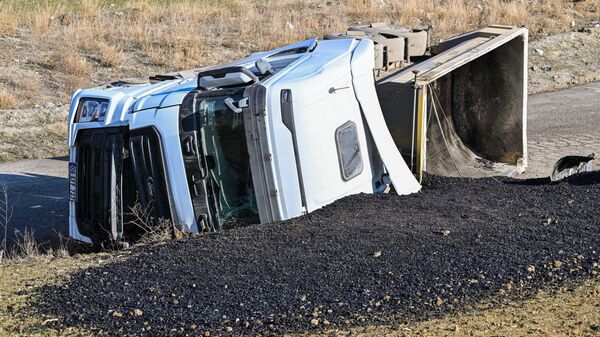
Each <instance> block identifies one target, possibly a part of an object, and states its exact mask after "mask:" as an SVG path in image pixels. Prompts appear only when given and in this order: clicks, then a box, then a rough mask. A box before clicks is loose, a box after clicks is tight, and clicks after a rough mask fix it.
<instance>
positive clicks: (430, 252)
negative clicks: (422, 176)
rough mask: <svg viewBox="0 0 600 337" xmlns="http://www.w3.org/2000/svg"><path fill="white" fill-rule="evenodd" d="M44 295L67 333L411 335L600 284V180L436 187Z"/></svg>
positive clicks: (155, 250) (201, 246) (93, 277)
mask: <svg viewBox="0 0 600 337" xmlns="http://www.w3.org/2000/svg"><path fill="white" fill-rule="evenodd" d="M126 255H127V256H126V257H124V258H115V260H114V261H113V262H110V263H107V264H105V265H103V266H101V267H95V268H91V269H87V270H83V271H79V272H76V273H75V274H73V275H72V276H71V277H70V279H69V281H68V282H67V283H64V284H61V285H48V286H44V287H43V288H41V289H40V290H39V291H40V295H41V296H40V297H39V298H40V299H41V300H40V302H38V303H36V306H37V309H36V310H39V313H43V314H45V315H52V316H56V317H59V318H60V319H59V321H58V322H55V323H53V324H55V327H57V328H58V329H61V328H63V327H66V326H79V327H83V328H86V329H91V331H93V332H94V333H95V334H106V335H136V336H143V335H146V336H161V335H163V336H168V335H193V336H195V335H199V334H204V333H205V332H207V331H209V332H210V333H211V335H221V334H224V335H239V334H248V335H255V334H264V335H281V334H283V333H284V332H299V331H318V330H324V329H330V328H334V327H351V326H355V325H364V324H380V323H385V324H392V325H394V324H399V323H405V322H410V321H414V320H422V319H427V318H430V317H438V316H441V315H444V314H447V313H452V312H455V311H457V310H465V309H468V308H470V307H472V306H473V305H476V304H477V303H480V302H481V301H489V300H490V299H495V300H499V301H502V299H505V298H506V299H518V298H524V297H528V296H530V295H532V294H534V293H535V292H536V291H537V290H538V289H540V288H542V287H547V286H549V285H552V284H554V285H556V284H565V283H569V282H578V281H579V280H581V279H583V278H590V277H598V276H597V275H598V272H600V268H599V267H598V260H599V258H600V172H592V173H585V174H580V175H577V176H574V177H571V178H570V179H567V180H566V181H563V182H560V183H556V184H553V183H550V182H549V180H548V179H534V180H513V179H509V178H484V179H461V178H447V177H433V176H429V177H427V179H426V182H425V186H424V188H423V190H422V192H420V193H418V194H415V195H409V196H397V195H393V194H385V195H365V194H361V195H355V196H350V197H346V198H344V199H342V200H339V201H337V202H335V203H333V204H331V205H329V206H327V207H325V208H323V209H321V210H318V211H315V212H313V213H311V214H308V215H306V216H303V217H300V218H297V219H293V220H291V221H286V222H281V223H275V224H269V225H255V226H250V227H246V228H239V229H234V230H230V231H227V232H223V233H216V234H207V235H203V236H200V237H196V238H189V239H182V240H176V241H170V242H166V243H163V244H157V245H144V246H140V247H137V248H133V249H132V250H131V251H130V252H129V253H128V254H126Z"/></svg>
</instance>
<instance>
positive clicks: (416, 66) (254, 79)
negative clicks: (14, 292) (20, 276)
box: [69, 25, 527, 245]
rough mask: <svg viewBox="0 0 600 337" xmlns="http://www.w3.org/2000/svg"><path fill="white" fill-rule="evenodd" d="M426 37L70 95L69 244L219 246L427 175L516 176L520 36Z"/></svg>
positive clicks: (368, 36)
mask: <svg viewBox="0 0 600 337" xmlns="http://www.w3.org/2000/svg"><path fill="white" fill-rule="evenodd" d="M356 31H361V32H362V33H360V34H359V33H356ZM427 34H428V33H427V31H424V30H418V31H417V30H410V31H409V30H404V29H392V28H389V27H385V26H381V25H374V26H364V27H363V26H360V27H354V28H352V30H351V31H349V32H347V33H337V34H332V35H331V36H330V37H329V38H326V39H325V40H319V41H317V40H316V39H311V40H307V41H304V42H300V43H297V44H293V45H290V46H286V47H282V48H279V49H275V50H272V51H268V52H262V53H257V54H253V55H250V56H247V57H245V58H243V59H240V60H237V61H234V62H231V63H228V64H223V65H219V66H214V67H209V68H203V69H196V70H191V71H184V72H177V73H171V74H165V75H158V76H154V77H151V78H150V79H149V81H117V82H114V83H109V84H106V85H103V86H100V87H96V88H91V89H83V90H78V91H77V92H76V93H75V94H74V96H73V98H72V101H71V108H70V113H69V146H70V163H69V184H70V193H69V201H70V202H69V207H70V215H69V228H70V235H71V237H73V238H74V239H77V240H80V241H84V242H88V243H93V244H96V245H105V244H106V243H111V242H112V243H114V242H125V243H127V242H133V241H136V240H137V239H139V238H140V237H141V236H142V235H143V234H144V232H145V231H147V230H148V226H152V225H153V224H154V223H157V222H161V223H164V221H166V222H168V223H170V224H171V225H172V226H173V228H175V229H177V230H179V231H182V232H188V233H199V232H209V231H220V230H223V229H228V228H231V227H236V226H244V225H248V224H256V223H270V222H274V221H281V220H286V219H291V218H294V217H297V216H301V215H303V214H306V213H309V212H312V211H314V210H317V209H319V208H321V207H323V206H325V205H327V204H330V203H332V202H334V201H335V200H338V199H340V198H342V197H344V196H348V195H352V194H357V193H385V192H388V191H394V192H395V193H397V194H411V193H415V192H418V191H419V190H420V188H421V184H420V183H421V181H422V179H423V173H425V172H429V173H433V174H442V175H458V176H484V175H498V174H501V175H513V174H518V173H519V172H522V171H523V170H524V169H525V167H526V163H527V149H526V92H527V90H526V88H527V76H526V74H527V30H526V29H524V28H515V27H505V26H490V27H487V28H484V29H481V30H478V31H474V32H471V33H467V34H463V35H461V36H458V37H456V38H454V39H450V40H448V41H446V42H443V43H441V44H439V45H438V46H435V47H437V48H433V47H434V46H427V43H428V42H427V41H428V35H427ZM415 39H416V40H415ZM415 41H416V42H415ZM435 50H437V51H435ZM133 210H138V212H137V213H136V212H134V211H133ZM139 210H143V216H142V218H143V219H141V220H142V221H143V222H148V223H147V224H145V225H144V226H140V219H136V217H138V218H139ZM159 220H160V221H159Z"/></svg>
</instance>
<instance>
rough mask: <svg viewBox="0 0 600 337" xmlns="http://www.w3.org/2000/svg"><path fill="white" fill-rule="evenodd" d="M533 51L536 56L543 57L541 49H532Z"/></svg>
mask: <svg viewBox="0 0 600 337" xmlns="http://www.w3.org/2000/svg"><path fill="white" fill-rule="evenodd" d="M534 51H535V52H536V53H537V54H538V55H540V56H544V51H543V50H542V49H540V48H535V49H534Z"/></svg>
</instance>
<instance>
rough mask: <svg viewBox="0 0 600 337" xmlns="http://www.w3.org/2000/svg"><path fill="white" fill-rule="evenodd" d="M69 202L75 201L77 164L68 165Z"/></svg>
mask: <svg viewBox="0 0 600 337" xmlns="http://www.w3.org/2000/svg"><path fill="white" fill-rule="evenodd" d="M69 201H77V163H69Z"/></svg>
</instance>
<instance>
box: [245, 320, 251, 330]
mask: <svg viewBox="0 0 600 337" xmlns="http://www.w3.org/2000/svg"><path fill="white" fill-rule="evenodd" d="M249 327H250V322H247V321H246V322H244V329H248V328H249Z"/></svg>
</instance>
